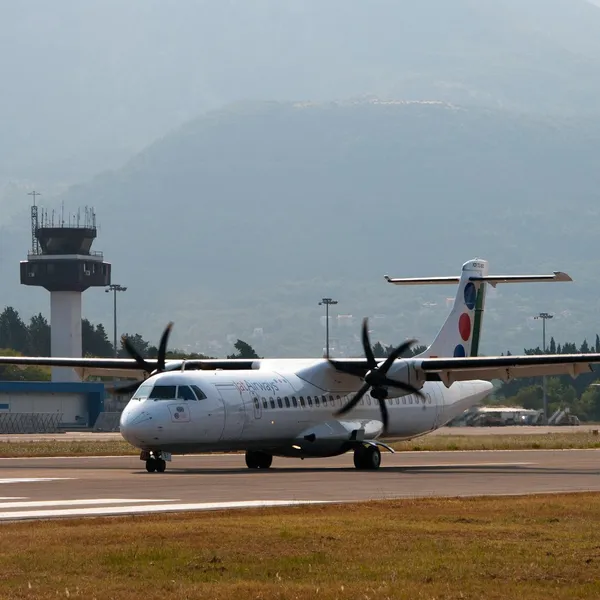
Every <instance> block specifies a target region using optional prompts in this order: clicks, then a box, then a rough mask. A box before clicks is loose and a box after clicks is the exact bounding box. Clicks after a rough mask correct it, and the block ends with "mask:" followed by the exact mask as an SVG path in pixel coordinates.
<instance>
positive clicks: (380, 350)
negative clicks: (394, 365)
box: [373, 342, 388, 358]
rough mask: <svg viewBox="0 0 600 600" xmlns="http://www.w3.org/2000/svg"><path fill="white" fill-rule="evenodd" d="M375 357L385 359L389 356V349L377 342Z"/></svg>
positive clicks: (374, 349)
mask: <svg viewBox="0 0 600 600" xmlns="http://www.w3.org/2000/svg"><path fill="white" fill-rule="evenodd" d="M373 356H375V358H385V357H386V356H388V351H387V348H384V347H383V345H382V344H381V342H377V343H376V344H375V345H374V346H373Z"/></svg>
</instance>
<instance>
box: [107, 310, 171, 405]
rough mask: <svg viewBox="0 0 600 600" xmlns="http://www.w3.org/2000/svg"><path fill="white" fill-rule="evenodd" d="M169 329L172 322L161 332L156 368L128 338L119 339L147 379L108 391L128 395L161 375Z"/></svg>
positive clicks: (111, 388)
mask: <svg viewBox="0 0 600 600" xmlns="http://www.w3.org/2000/svg"><path fill="white" fill-rule="evenodd" d="M171 329H173V323H172V322H171V323H169V324H168V325H167V326H166V327H165V330H164V331H163V333H162V335H161V337H160V343H159V345H158V357H157V362H156V367H155V366H154V365H152V364H151V363H149V362H148V361H147V360H146V359H145V358H144V357H143V356H142V355H141V354H140V353H139V352H138V350H137V348H136V347H135V346H134V345H133V344H132V343H131V342H130V341H129V338H128V337H126V336H122V337H121V341H122V343H123V347H124V348H125V350H126V352H127V354H129V356H131V358H133V359H134V360H135V362H136V363H137V364H138V366H139V367H140V369H141V370H142V371H145V372H146V373H148V377H147V378H146V379H142V380H139V381H134V382H133V383H128V384H126V385H123V386H119V387H117V386H113V387H110V388H109V390H110V391H111V392H112V393H116V394H129V393H131V392H135V390H137V388H138V387H139V386H140V384H142V383H143V382H144V381H147V380H148V379H150V377H152V376H154V375H158V374H159V373H162V372H163V371H164V370H165V365H166V355H167V343H168V341H169V335H171Z"/></svg>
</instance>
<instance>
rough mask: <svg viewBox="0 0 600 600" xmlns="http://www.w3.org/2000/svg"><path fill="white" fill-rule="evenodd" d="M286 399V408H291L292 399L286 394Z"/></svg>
mask: <svg viewBox="0 0 600 600" xmlns="http://www.w3.org/2000/svg"><path fill="white" fill-rule="evenodd" d="M284 400H285V407H286V408H289V407H290V399H289V398H288V397H287V396H286V397H285V398H284Z"/></svg>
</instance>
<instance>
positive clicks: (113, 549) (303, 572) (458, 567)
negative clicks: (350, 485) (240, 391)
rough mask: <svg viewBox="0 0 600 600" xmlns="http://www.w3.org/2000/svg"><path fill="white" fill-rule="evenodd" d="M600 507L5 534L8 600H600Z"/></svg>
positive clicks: (392, 506)
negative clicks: (513, 599) (172, 599)
mask: <svg viewBox="0 0 600 600" xmlns="http://www.w3.org/2000/svg"><path fill="white" fill-rule="evenodd" d="M599 519H600V496H599V495H598V494H572V495H557V496H532V497H510V498H473V499H423V500H398V501H389V502H371V503H364V504H348V505H342V506H340V505H325V506H313V507H294V508H285V509H252V510H245V511H230V512H213V513H188V514H181V515H157V516H150V515H148V516H135V517H120V518H98V519H87V520H83V519H80V520H72V521H45V522H22V523H4V524H3V525H2V526H0V534H1V536H2V537H1V539H2V543H1V544H0V564H2V569H0V597H2V598H11V599H15V600H19V599H28V600H37V599H39V600H46V599H50V598H53V599H55V598H57V597H63V598H64V597H67V598H85V599H89V600H93V599H98V600H101V599H102V600H105V599H107V600H108V599H113V598H114V599H121V598H128V599H130V600H164V599H165V598H181V599H186V598H188V599H192V598H214V599H217V600H220V599H230V598H260V599H262V600H270V599H281V598H294V599H300V600H303V599H307V600H308V599H311V600H312V599H314V598H322V599H326V600H327V599H332V598H352V599H354V598H367V599H371V598H372V599H374V600H375V599H377V600H380V599H382V600H383V599H386V598H393V599H396V598H397V599H407V600H408V599H410V600H419V599H423V600H425V599H427V600H442V599H444V600H450V599H456V600H458V599H459V598H463V599H467V598H468V599H479V598H482V599H487V600H495V599H502V600H504V599H506V598H519V599H520V600H547V599H548V598H552V599H553V600H563V599H564V600H572V599H573V598H577V599H580V600H586V599H590V600H592V599H593V600H597V598H598V597H600V539H599V537H598V534H597V529H598V521H599Z"/></svg>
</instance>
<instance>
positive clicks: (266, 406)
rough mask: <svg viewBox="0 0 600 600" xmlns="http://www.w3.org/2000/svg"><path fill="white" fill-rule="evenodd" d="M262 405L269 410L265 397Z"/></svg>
mask: <svg viewBox="0 0 600 600" xmlns="http://www.w3.org/2000/svg"><path fill="white" fill-rule="evenodd" d="M262 403H263V408H269V407H268V405H267V399H266V398H265V397H264V396H263V399H262Z"/></svg>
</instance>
